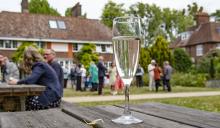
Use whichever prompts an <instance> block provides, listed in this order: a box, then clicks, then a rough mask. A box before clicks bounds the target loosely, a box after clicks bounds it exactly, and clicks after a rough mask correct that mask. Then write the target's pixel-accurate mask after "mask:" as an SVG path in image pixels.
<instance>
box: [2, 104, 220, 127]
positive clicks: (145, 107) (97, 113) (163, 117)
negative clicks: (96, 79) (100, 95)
mask: <svg viewBox="0 0 220 128" xmlns="http://www.w3.org/2000/svg"><path fill="white" fill-rule="evenodd" d="M131 110H132V114H133V115H134V116H135V117H137V118H139V119H142V120H143V121H144V122H143V123H140V124H131V125H122V124H115V123H114V122H112V121H111V120H112V119H114V118H117V117H118V116H120V115H121V114H122V113H123V106H96V107H81V106H78V105H76V104H70V103H66V102H63V103H62V107H61V108H57V109H49V110H40V111H26V112H10V113H6V112H3V113H0V127H1V128H14V127H16V128H30V127H31V128H86V127H87V128H89V127H91V126H90V125H88V124H86V122H92V121H94V120H97V119H100V120H103V122H102V121H98V122H96V124H95V127H97V128H220V114H218V113H212V112H205V111H200V110H195V109H190V108H185V107H178V106H174V105H167V104H161V103H144V104H137V105H131Z"/></svg>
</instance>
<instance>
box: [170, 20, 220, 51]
mask: <svg viewBox="0 0 220 128" xmlns="http://www.w3.org/2000/svg"><path fill="white" fill-rule="evenodd" d="M217 29H219V31H217ZM190 30H193V32H192V35H191V36H190V37H189V39H188V40H181V39H180V38H177V39H176V40H175V41H174V42H173V43H171V44H170V48H176V47H183V46H189V45H196V44H202V43H207V42H220V23H217V22H208V23H203V24H200V25H199V26H198V27H197V28H195V27H191V29H190Z"/></svg>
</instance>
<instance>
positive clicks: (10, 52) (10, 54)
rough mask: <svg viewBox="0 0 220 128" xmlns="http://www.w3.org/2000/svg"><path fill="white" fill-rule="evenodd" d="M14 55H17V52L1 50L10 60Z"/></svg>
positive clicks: (0, 52)
mask: <svg viewBox="0 0 220 128" xmlns="http://www.w3.org/2000/svg"><path fill="white" fill-rule="evenodd" d="M13 53H15V50H0V54H1V55H3V56H7V57H8V58H9V59H10V58H11V57H12V54H13Z"/></svg>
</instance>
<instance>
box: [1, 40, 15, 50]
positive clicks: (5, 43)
mask: <svg viewBox="0 0 220 128" xmlns="http://www.w3.org/2000/svg"><path fill="white" fill-rule="evenodd" d="M0 43H1V44H2V47H0V49H13V50H14V49H16V48H17V47H18V42H17V41H14V40H1V41H0ZM7 44H9V45H8V46H9V47H7V48H6V45H7ZM14 44H15V46H14Z"/></svg>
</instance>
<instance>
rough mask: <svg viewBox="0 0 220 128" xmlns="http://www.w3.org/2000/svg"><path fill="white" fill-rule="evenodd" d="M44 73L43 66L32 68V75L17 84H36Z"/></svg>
mask: <svg viewBox="0 0 220 128" xmlns="http://www.w3.org/2000/svg"><path fill="white" fill-rule="evenodd" d="M44 72H45V69H44V68H43V65H39V66H36V67H34V68H33V70H32V73H31V75H30V76H28V77H27V78H25V79H22V80H19V81H18V82H17V84H36V83H37V81H38V79H39V78H40V77H41V76H42V74H43V73H44Z"/></svg>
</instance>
